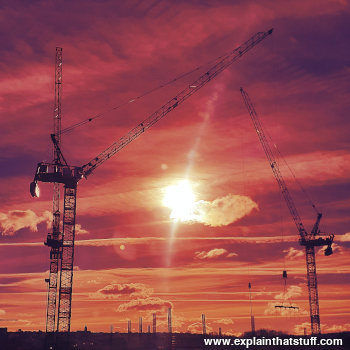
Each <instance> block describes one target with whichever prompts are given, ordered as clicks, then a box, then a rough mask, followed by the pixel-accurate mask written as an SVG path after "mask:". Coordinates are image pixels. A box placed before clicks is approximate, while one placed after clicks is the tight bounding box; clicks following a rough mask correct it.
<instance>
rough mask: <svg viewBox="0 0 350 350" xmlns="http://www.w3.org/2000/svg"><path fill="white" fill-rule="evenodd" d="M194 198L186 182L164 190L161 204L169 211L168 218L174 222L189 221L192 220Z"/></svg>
mask: <svg viewBox="0 0 350 350" xmlns="http://www.w3.org/2000/svg"><path fill="white" fill-rule="evenodd" d="M195 202H196V198H195V195H194V193H193V190H192V186H191V184H190V182H189V181H188V180H182V181H180V182H179V183H178V184H176V185H173V186H168V187H166V188H165V195H164V199H163V204H164V206H166V207H167V208H169V209H171V213H170V218H171V219H174V220H176V221H191V220H193V219H194V207H195Z"/></svg>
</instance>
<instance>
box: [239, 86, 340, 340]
mask: <svg viewBox="0 0 350 350" xmlns="http://www.w3.org/2000/svg"><path fill="white" fill-rule="evenodd" d="M240 91H241V94H242V97H243V100H244V103H245V106H246V107H247V110H248V112H249V115H250V117H251V119H252V121H253V124H254V128H255V131H256V133H257V135H258V138H259V140H260V143H261V145H262V147H263V149H264V152H265V154H266V157H267V160H268V162H269V164H270V167H271V169H272V172H273V174H274V176H275V178H276V181H277V183H278V186H279V188H280V190H281V192H282V195H283V197H284V199H285V201H286V203H287V206H288V209H289V211H290V214H291V216H292V218H293V221H294V223H295V225H296V227H297V229H298V232H299V235H300V239H299V243H300V245H302V246H305V256H306V271H307V281H308V293H309V306H310V318H311V332H312V334H320V333H321V327H320V311H319V302H318V287H317V274H316V259H315V246H327V248H326V249H325V255H331V254H332V247H331V246H332V243H333V238H334V235H330V236H329V237H328V238H325V239H324V238H322V237H319V238H315V236H316V235H319V233H320V231H319V228H318V227H319V223H320V220H321V218H322V214H321V213H318V214H317V219H316V222H315V224H314V226H313V229H312V230H311V232H310V233H307V231H306V230H305V227H304V225H303V223H302V221H301V218H300V216H299V213H298V211H297V208H296V206H295V204H294V201H293V199H292V197H291V195H290V193H289V191H288V188H287V185H286V183H285V181H284V179H283V177H282V174H281V172H280V169H279V166H278V163H277V162H276V159H275V156H274V153H273V151H272V148H271V146H270V143H269V142H268V140H267V138H266V136H265V132H264V130H263V128H262V125H261V123H260V120H259V118H258V115H257V114H256V111H255V108H254V105H253V103H252V101H251V100H250V98H249V95H248V94H247V93H246V92H245V91H244V90H243V89H242V88H241V89H240Z"/></svg>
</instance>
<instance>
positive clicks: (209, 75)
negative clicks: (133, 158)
mask: <svg viewBox="0 0 350 350" xmlns="http://www.w3.org/2000/svg"><path fill="white" fill-rule="evenodd" d="M272 32H273V29H270V30H268V31H266V32H259V33H257V34H255V35H254V36H253V37H251V38H250V39H249V40H247V41H246V42H245V43H243V44H242V45H241V46H239V47H237V48H236V49H234V50H233V51H231V52H230V53H229V54H227V55H225V56H224V57H223V58H221V60H220V61H219V62H217V63H216V64H215V65H214V66H213V67H211V68H210V69H209V70H208V71H207V72H206V73H204V74H203V75H201V76H200V77H199V78H198V79H197V80H195V81H194V82H193V83H192V84H189V85H188V87H187V88H185V89H184V90H182V91H181V92H180V93H179V94H178V95H177V96H175V97H174V98H172V99H171V100H169V101H168V102H167V103H166V104H165V105H163V106H162V107H160V108H159V109H158V110H157V111H156V112H154V113H153V114H151V115H150V116H149V117H148V118H147V119H145V120H144V121H142V122H141V123H140V124H139V125H138V126H136V127H135V128H134V129H132V130H130V131H129V132H128V133H127V134H126V135H125V136H123V137H122V138H120V139H119V140H118V141H116V142H114V143H113V144H112V145H111V146H109V147H108V148H107V149H106V150H104V151H103V152H101V153H100V154H99V155H98V156H97V157H95V158H93V159H92V160H91V161H90V162H88V163H87V164H85V165H83V166H82V168H83V172H84V176H85V177H87V176H88V175H90V174H91V173H92V172H93V170H95V169H96V168H97V167H98V166H99V165H101V164H102V163H104V162H105V161H106V160H107V159H109V158H111V157H112V156H113V155H115V154H116V153H117V152H119V151H120V150H121V149H122V148H124V147H125V146H126V145H127V144H129V143H130V142H131V141H133V140H134V139H135V138H137V137H138V136H140V135H141V134H142V133H143V132H144V131H145V130H147V129H148V128H150V127H151V126H152V125H154V124H155V123H156V122H158V121H159V120H160V119H162V118H163V117H164V116H165V115H167V114H168V113H169V112H171V111H172V110H173V109H175V108H176V107H177V106H179V105H180V104H181V103H182V102H184V101H185V100H186V99H187V98H189V97H190V96H191V95H193V94H194V93H195V92H197V91H198V90H199V89H200V88H202V87H203V86H204V85H206V84H207V83H208V82H209V81H211V80H212V79H213V78H215V77H216V76H217V75H218V74H219V73H221V72H222V71H223V70H225V69H226V68H227V67H228V66H230V65H231V64H232V63H233V62H235V61H236V60H237V59H239V58H240V57H242V56H243V55H244V54H245V53H246V52H248V51H249V50H250V49H252V48H253V47H254V46H255V45H257V44H258V43H259V42H261V41H262V40H263V39H265V38H266V37H267V36H268V35H270V34H272Z"/></svg>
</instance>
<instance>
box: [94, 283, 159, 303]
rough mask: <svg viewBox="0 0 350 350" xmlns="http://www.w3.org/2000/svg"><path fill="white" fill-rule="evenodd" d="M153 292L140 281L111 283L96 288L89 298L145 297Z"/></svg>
mask: <svg viewBox="0 0 350 350" xmlns="http://www.w3.org/2000/svg"><path fill="white" fill-rule="evenodd" d="M152 293H153V289H152V288H148V287H147V286H146V285H144V284H142V283H128V284H118V283H112V284H109V285H107V286H105V287H103V288H102V289H100V290H98V291H97V292H96V293H94V294H90V297H91V298H96V297H97V298H98V297H100V298H101V297H102V298H106V299H113V298H119V297H121V296H125V295H127V296H129V297H131V298H135V297H136V298H137V297H143V298H147V297H149V296H150V295H151V294H152Z"/></svg>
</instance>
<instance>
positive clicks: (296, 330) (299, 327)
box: [294, 322, 311, 334]
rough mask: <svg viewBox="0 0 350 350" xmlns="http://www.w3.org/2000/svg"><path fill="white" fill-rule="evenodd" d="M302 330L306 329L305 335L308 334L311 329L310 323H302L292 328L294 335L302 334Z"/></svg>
mask: <svg viewBox="0 0 350 350" xmlns="http://www.w3.org/2000/svg"><path fill="white" fill-rule="evenodd" d="M304 329H306V333H309V332H310V329H311V323H310V322H303V323H301V324H297V325H295V326H294V333H295V334H304Z"/></svg>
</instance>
